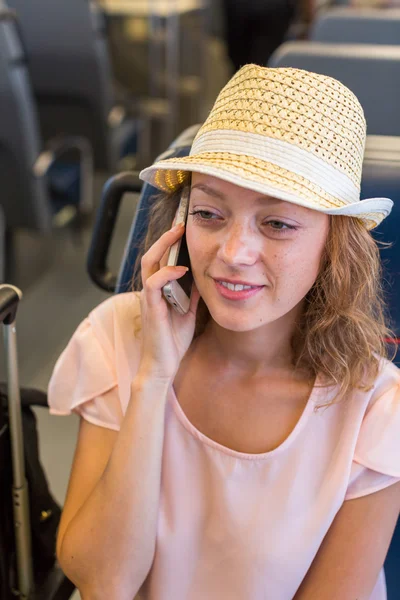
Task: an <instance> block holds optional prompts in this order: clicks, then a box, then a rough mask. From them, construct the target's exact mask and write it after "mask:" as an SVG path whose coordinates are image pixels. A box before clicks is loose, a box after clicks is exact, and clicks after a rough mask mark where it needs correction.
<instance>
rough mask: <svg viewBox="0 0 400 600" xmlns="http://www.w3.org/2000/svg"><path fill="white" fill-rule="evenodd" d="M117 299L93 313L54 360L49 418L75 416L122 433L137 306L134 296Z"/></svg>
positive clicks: (133, 356) (133, 359)
mask: <svg viewBox="0 0 400 600" xmlns="http://www.w3.org/2000/svg"><path fill="white" fill-rule="evenodd" d="M121 296H125V297H124V298H122V297H121V298H117V297H113V298H111V299H108V300H106V301H105V302H103V303H102V304H101V305H99V306H98V307H97V308H95V309H94V311H92V313H91V314H90V315H89V317H88V318H86V319H84V321H82V323H81V324H80V325H79V327H78V328H77V330H76V331H75V333H74V334H73V336H72V338H71V339H70V341H69V343H68V345H67V347H66V348H65V350H64V351H63V352H62V354H61V355H60V357H59V359H58V360H57V362H56V365H55V367H54V371H53V374H52V376H51V379H50V383H49V388H48V402H49V406H50V413H51V414H53V415H69V414H71V413H72V412H74V413H77V414H79V415H80V416H82V417H83V418H84V419H85V420H87V421H89V422H91V423H94V424H95V425H100V426H102V427H107V428H109V429H114V430H116V431H118V430H119V429H120V426H121V422H122V419H123V415H124V413H125V411H126V408H127V405H128V402H129V396H130V383H131V380H132V377H133V376H134V368H135V363H136V362H137V361H138V348H137V346H138V344H137V341H135V336H134V329H135V325H134V320H135V316H137V315H135V314H133V313H134V312H135V310H136V312H137V307H138V305H139V302H138V299H137V298H135V297H134V294H121ZM128 296H129V298H128ZM132 308H133V309H134V310H132ZM128 356H129V359H128Z"/></svg>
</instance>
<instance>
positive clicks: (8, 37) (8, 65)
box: [0, 8, 51, 230]
mask: <svg viewBox="0 0 400 600" xmlns="http://www.w3.org/2000/svg"><path fill="white" fill-rule="evenodd" d="M40 151H41V138H40V134H39V128H38V117H37V113H36V110H35V104H34V99H33V96H32V91H31V86H30V81H29V76H28V70H27V65H26V59H25V55H24V51H23V48H22V45H21V42H20V38H19V36H18V33H17V29H16V22H15V19H14V18H13V16H12V14H11V13H10V12H9V11H7V10H5V9H4V8H3V9H0V189H1V195H0V204H1V206H2V207H3V211H4V217H5V222H6V225H7V227H10V228H14V227H26V228H33V229H40V230H47V229H49V227H50V219H51V217H50V207H49V205H48V201H47V193H46V190H45V184H44V181H43V180H41V179H39V178H37V177H35V174H34V165H35V163H36V161H37V159H38V157H39V154H40Z"/></svg>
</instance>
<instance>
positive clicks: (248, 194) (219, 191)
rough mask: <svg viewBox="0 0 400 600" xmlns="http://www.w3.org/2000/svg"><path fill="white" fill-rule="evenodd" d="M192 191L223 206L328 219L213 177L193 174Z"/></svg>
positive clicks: (306, 209)
mask: <svg viewBox="0 0 400 600" xmlns="http://www.w3.org/2000/svg"><path fill="white" fill-rule="evenodd" d="M191 189H192V191H193V192H196V193H195V194H191V196H192V197H193V196H194V197H196V198H199V199H201V198H202V197H204V198H210V199H216V200H217V201H221V203H222V204H229V205H230V206H232V205H233V204H236V203H237V204H239V205H240V206H245V207H249V208H250V207H251V208H254V207H256V208H258V207H261V208H263V207H265V208H274V209H275V208H278V209H279V210H280V211H281V212H286V213H287V212H290V213H292V214H296V215H298V216H303V217H306V216H308V217H309V218H312V217H315V218H318V217H327V215H324V214H323V213H318V212H317V211H315V210H312V209H310V208H306V207H304V206H299V205H298V204H293V203H291V202H287V201H285V200H280V199H279V198H275V197H274V196H270V195H266V194H260V192H257V191H254V190H250V189H248V188H244V187H241V186H238V185H236V184H234V183H231V182H230V181H224V180H223V179H219V178H218V177H213V176H212V175H204V174H202V173H192V183H191Z"/></svg>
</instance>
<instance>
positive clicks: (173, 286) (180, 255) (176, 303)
mask: <svg viewBox="0 0 400 600" xmlns="http://www.w3.org/2000/svg"><path fill="white" fill-rule="evenodd" d="M189 195H190V189H189V187H186V188H185V190H184V191H183V193H182V196H181V199H180V202H179V207H178V213H177V216H176V219H175V223H174V225H178V223H186V219H187V214H188V209H189ZM167 266H169V267H170V266H173V267H176V266H179V267H189V271H187V272H186V273H185V275H184V276H183V277H181V278H180V279H179V280H178V281H169V282H168V283H167V284H166V285H164V287H163V294H164V298H165V299H166V300H167V301H168V302H169V303H170V304H171V306H172V307H173V308H174V309H175V310H176V311H177V312H178V313H179V314H181V315H185V314H186V313H187V312H188V310H189V306H190V296H191V293H192V283H193V276H192V273H191V271H190V259H189V252H188V249H187V244H186V232H185V233H184V234H183V236H182V237H181V238H180V239H179V240H178V241H177V242H175V244H173V246H171V248H170V250H169V254H168V262H167Z"/></svg>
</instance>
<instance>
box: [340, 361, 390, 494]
mask: <svg viewBox="0 0 400 600" xmlns="http://www.w3.org/2000/svg"><path fill="white" fill-rule="evenodd" d="M390 369H391V370H392V371H391V373H392V374H395V377H394V378H393V381H392V385H391V386H390V387H389V389H387V390H386V391H385V392H384V393H383V394H381V395H380V396H379V397H378V398H377V400H375V401H373V402H371V405H370V407H369V408H368V409H367V411H366V414H365V416H364V419H363V422H362V425H361V429H360V433H359V436H358V440H357V444H356V449H355V453H354V458H353V464H352V468H351V474H350V481H349V486H348V488H347V493H346V496H345V500H352V499H354V498H359V497H361V496H365V495H367V494H371V493H373V492H377V491H378V490H381V489H383V488H385V487H388V486H389V485H392V484H393V483H396V482H398V481H400V377H399V375H398V373H397V372H395V371H394V369H396V367H394V366H393V365H391V367H390ZM396 371H398V370H397V369H396Z"/></svg>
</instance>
